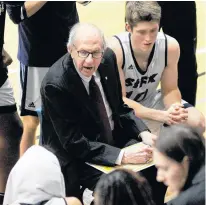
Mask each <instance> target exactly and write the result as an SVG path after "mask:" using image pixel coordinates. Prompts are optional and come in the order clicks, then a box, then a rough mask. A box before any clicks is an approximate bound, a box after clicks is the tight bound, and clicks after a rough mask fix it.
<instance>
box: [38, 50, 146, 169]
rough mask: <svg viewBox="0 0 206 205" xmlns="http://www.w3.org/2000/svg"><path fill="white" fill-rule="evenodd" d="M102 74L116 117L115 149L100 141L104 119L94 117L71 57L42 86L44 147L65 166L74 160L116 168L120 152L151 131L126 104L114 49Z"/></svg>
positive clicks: (101, 68) (54, 68)
mask: <svg viewBox="0 0 206 205" xmlns="http://www.w3.org/2000/svg"><path fill="white" fill-rule="evenodd" d="M98 71H99V73H100V77H101V83H102V86H103V89H104V92H105V95H106V97H107V100H108V103H109V105H110V107H111V110H112V113H113V120H114V130H113V137H114V141H115V144H113V145H108V144H105V143H102V142H101V140H100V139H99V133H100V132H99V122H100V119H98V117H97V115H96V114H95V113H94V110H93V108H92V105H91V103H90V99H89V95H88V93H87V91H86V88H85V87H84V84H83V83H82V80H81V78H80V76H79V75H78V73H77V71H76V69H75V67H74V64H73V60H72V58H71V56H70V55H69V54H66V55H65V56H63V57H62V58H61V59H59V60H58V61H57V62H56V63H55V64H54V65H53V66H52V67H51V68H50V70H49V72H48V73H47V75H46V77H45V78H44V80H43V82H42V87H41V95H42V135H43V144H47V145H50V146H51V147H52V148H53V149H54V150H55V154H56V155H57V157H58V158H59V160H60V163H61V165H66V164H68V163H69V162H71V161H72V160H74V159H75V160H79V161H83V162H85V161H88V162H93V163H96V164H104V165H110V166H112V165H115V161H116V159H117V157H118V155H119V152H120V149H119V148H122V147H123V146H125V145H126V144H128V143H132V142H133V143H134V142H137V136H138V134H139V133H140V132H142V131H144V130H147V129H148V128H147V127H146V126H145V125H144V123H143V122H142V121H141V120H139V119H137V118H136V117H135V115H134V113H133V110H132V109H130V108H129V107H128V106H126V105H125V104H124V103H123V100H122V91H121V84H120V79H119V74H118V68H117V64H116V57H115V55H114V53H113V51H112V50H111V49H107V51H106V52H105V54H104V58H103V60H102V63H101V64H100V66H99V68H98Z"/></svg>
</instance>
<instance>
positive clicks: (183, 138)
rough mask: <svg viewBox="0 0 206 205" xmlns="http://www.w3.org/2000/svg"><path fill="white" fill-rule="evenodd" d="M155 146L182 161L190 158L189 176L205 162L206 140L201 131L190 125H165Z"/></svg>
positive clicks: (177, 160)
mask: <svg viewBox="0 0 206 205" xmlns="http://www.w3.org/2000/svg"><path fill="white" fill-rule="evenodd" d="M155 148H156V149H157V150H158V151H159V152H161V153H162V154H164V155H165V156H167V157H169V158H171V159H173V160H175V161H176V162H179V163H180V162H182V160H183V158H184V157H185V156H187V157H188V159H189V176H188V177H192V176H193V174H195V173H196V172H197V171H198V170H199V168H200V167H201V166H202V165H203V164H204V163H205V140H204V137H203V136H202V135H201V134H200V133H199V131H198V130H197V129H196V128H194V127H190V126H188V125H172V126H169V127H164V128H163V129H162V130H161V131H160V134H159V137H158V138H157V140H156V142H155Z"/></svg>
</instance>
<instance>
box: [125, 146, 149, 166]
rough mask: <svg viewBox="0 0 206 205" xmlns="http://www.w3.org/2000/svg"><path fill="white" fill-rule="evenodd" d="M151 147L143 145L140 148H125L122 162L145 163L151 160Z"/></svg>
mask: <svg viewBox="0 0 206 205" xmlns="http://www.w3.org/2000/svg"><path fill="white" fill-rule="evenodd" d="M152 152H153V149H152V147H150V146H148V145H145V146H144V147H142V148H141V149H140V150H132V149H131V150H130V149H126V150H125V152H124V155H123V158H122V164H145V163H148V162H150V161H152Z"/></svg>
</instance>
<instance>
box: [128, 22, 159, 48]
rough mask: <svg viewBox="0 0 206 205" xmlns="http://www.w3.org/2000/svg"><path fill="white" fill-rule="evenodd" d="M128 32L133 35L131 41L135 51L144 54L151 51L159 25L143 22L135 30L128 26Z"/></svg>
mask: <svg viewBox="0 0 206 205" xmlns="http://www.w3.org/2000/svg"><path fill="white" fill-rule="evenodd" d="M126 28H127V31H129V32H130V33H131V41H132V46H133V49H134V50H139V51H142V52H147V51H151V49H152V47H153V45H154V43H155V41H156V38H157V34H158V31H159V23H158V22H155V21H151V22H147V21H143V22H140V23H138V24H137V25H136V26H135V27H133V29H131V27H130V25H128V24H127V25H126Z"/></svg>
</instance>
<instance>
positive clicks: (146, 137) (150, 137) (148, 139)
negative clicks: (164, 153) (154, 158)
mask: <svg viewBox="0 0 206 205" xmlns="http://www.w3.org/2000/svg"><path fill="white" fill-rule="evenodd" d="M140 137H141V138H142V142H143V143H144V144H146V145H150V146H153V145H154V144H155V141H156V139H157V136H156V135H154V134H152V133H150V132H148V131H144V132H141V133H140Z"/></svg>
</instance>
